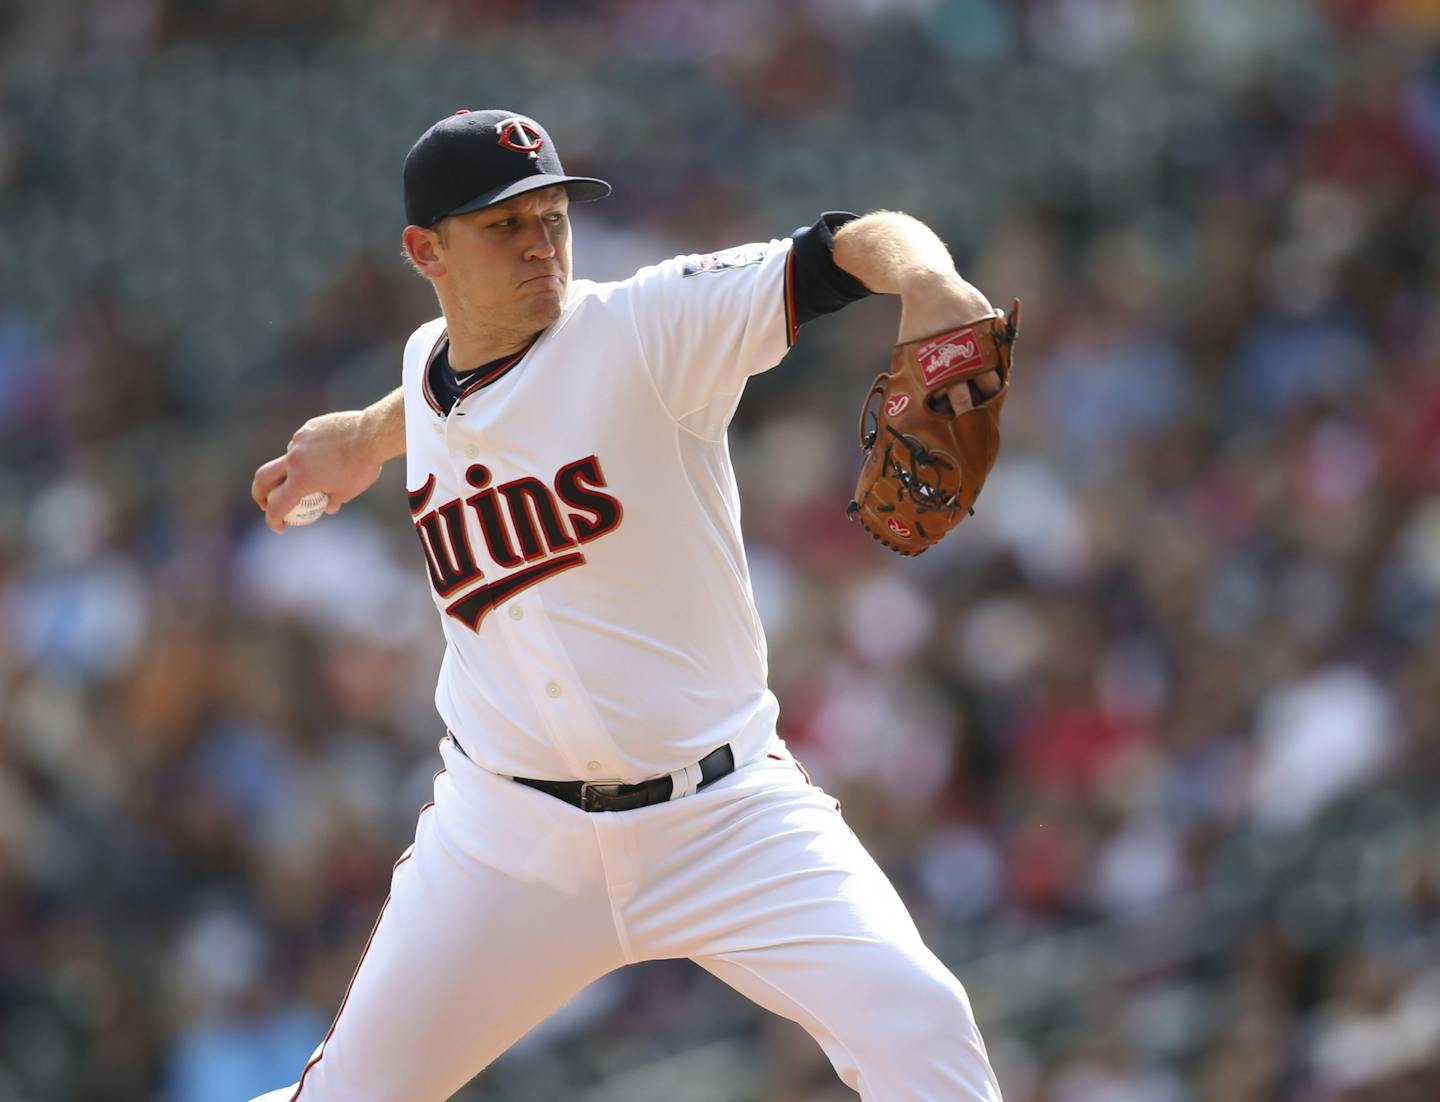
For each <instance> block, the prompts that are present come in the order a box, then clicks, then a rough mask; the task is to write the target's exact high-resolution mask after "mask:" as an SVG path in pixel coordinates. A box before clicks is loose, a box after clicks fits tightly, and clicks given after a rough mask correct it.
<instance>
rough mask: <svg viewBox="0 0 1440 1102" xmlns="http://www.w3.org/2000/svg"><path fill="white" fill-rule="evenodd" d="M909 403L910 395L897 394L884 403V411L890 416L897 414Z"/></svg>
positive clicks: (902, 411)
mask: <svg viewBox="0 0 1440 1102" xmlns="http://www.w3.org/2000/svg"><path fill="white" fill-rule="evenodd" d="M909 404H910V395H908V394H897V395H895V397H893V398H891V399H890V400H889V401H888V402H886V403H885V412H886V413H887V414H889V415H890V416H891V417H895V416H898V415H899V414H901V413H904V412H905V407H906V406H908V405H909Z"/></svg>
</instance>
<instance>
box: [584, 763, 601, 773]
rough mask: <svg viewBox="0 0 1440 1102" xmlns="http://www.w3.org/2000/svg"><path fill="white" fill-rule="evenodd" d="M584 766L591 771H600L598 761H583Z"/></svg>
mask: <svg viewBox="0 0 1440 1102" xmlns="http://www.w3.org/2000/svg"><path fill="white" fill-rule="evenodd" d="M585 768H586V769H588V770H590V772H592V773H598V772H600V763H599V762H598V761H587V762H586V763H585Z"/></svg>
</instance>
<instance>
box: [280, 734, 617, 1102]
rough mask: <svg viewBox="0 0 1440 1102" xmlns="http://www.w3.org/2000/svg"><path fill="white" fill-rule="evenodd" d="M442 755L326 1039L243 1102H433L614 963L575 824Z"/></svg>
mask: <svg viewBox="0 0 1440 1102" xmlns="http://www.w3.org/2000/svg"><path fill="white" fill-rule="evenodd" d="M442 752H444V754H445V760H446V766H447V771H446V772H445V773H442V774H441V775H440V776H439V777H437V779H436V785H435V797H436V803H435V805H433V806H431V807H428V808H427V809H426V810H425V811H423V812H422V813H421V816H420V821H419V824H418V826H417V828H416V835H415V844H414V845H413V846H412V847H411V849H410V850H409V851H407V854H406V856H404V857H402V858H401V860H400V861H399V862H398V863H397V864H396V866H395V872H394V876H393V878H392V881H391V892H390V897H389V899H387V900H386V902H385V905H384V906H383V907H382V908H381V912H380V917H379V919H378V921H377V922H376V925H375V929H374V931H373V932H372V934H371V937H370V942H369V944H368V945H367V946H366V948H365V951H364V953H363V954H362V956H361V959H360V963H359V964H358V965H357V967H356V971H355V975H354V978H353V979H352V980H351V984H350V988H349V990H348V991H347V992H346V995H345V998H344V1000H343V1002H342V1003H341V1006H340V1010H339V1012H338V1014H337V1015H336V1018H335V1024H334V1025H333V1026H332V1027H331V1030H330V1032H329V1034H328V1035H327V1036H326V1038H325V1040H324V1042H323V1043H322V1044H321V1046H320V1048H319V1049H317V1050H316V1052H315V1054H314V1055H313V1056H312V1057H311V1059H310V1061H309V1063H308V1064H307V1065H306V1067H305V1069H304V1071H303V1074H302V1076H301V1079H300V1081H299V1082H298V1083H297V1084H295V1085H292V1086H291V1087H287V1088H284V1089H283V1090H280V1091H273V1092H270V1093H269V1094H266V1095H262V1096H261V1098H260V1099H256V1100H255V1102H443V1100H444V1099H447V1098H449V1097H450V1096H451V1095H452V1094H454V1093H455V1092H456V1091H457V1090H459V1089H460V1088H461V1087H462V1086H464V1084H465V1083H466V1082H468V1081H469V1080H470V1079H471V1078H472V1077H474V1076H475V1075H476V1074H477V1073H478V1072H479V1071H480V1070H481V1069H483V1068H484V1067H485V1066H486V1065H487V1064H489V1063H490V1062H491V1061H492V1060H494V1059H495V1058H496V1057H497V1056H499V1055H500V1053H502V1052H504V1051H505V1050H506V1049H507V1048H509V1047H510V1045H512V1044H513V1043H514V1042H515V1041H517V1040H518V1039H519V1038H520V1037H521V1036H523V1035H524V1034H525V1033H526V1032H528V1031H529V1030H530V1029H531V1027H533V1026H534V1025H536V1024H537V1023H538V1022H540V1021H541V1020H542V1019H544V1018H546V1017H548V1016H549V1015H550V1014H551V1013H552V1012H553V1011H554V1010H556V1009H558V1008H559V1007H560V1006H561V1005H563V1004H564V1003H565V1001H566V1000H567V999H569V998H570V997H571V996H572V995H574V994H575V993H576V992H578V991H579V990H580V989H581V988H583V987H585V986H586V985H587V984H589V983H590V982H591V981H593V980H595V979H597V978H599V977H600V976H602V975H604V974H605V973H606V972H609V971H611V970H613V969H614V968H616V967H619V966H620V965H621V964H623V963H624V957H623V954H622V952H621V948H620V945H619V941H618V938H617V935H616V931H615V924H614V919H613V916H612V914H611V911H610V906H609V900H608V897H607V895H606V892H605V885H604V882H603V879H602V878H601V874H600V871H599V870H600V869H601V861H600V860H599V854H598V852H597V846H596V839H595V835H594V832H593V830H591V829H589V826H588V823H587V822H586V817H584V816H575V815H565V814H562V813H564V812H569V811H570V810H571V809H570V808H569V807H567V805H565V804H563V803H561V802H560V801H559V800H555V799H553V798H552V797H550V796H546V795H544V794H543V793H540V792H535V791H533V790H531V789H528V788H525V787H523V786H521V785H517V784H513V783H511V782H509V781H505V780H501V779H500V778H497V777H494V776H492V775H491V774H489V773H486V772H485V771H484V770H482V769H479V767H478V766H475V765H474V764H473V763H472V762H470V761H469V760H468V759H465V758H463V757H461V756H459V755H457V754H455V753H454V751H453V750H451V749H450V747H449V744H448V741H447V742H446V743H442Z"/></svg>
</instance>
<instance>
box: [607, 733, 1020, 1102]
mask: <svg viewBox="0 0 1440 1102" xmlns="http://www.w3.org/2000/svg"><path fill="white" fill-rule="evenodd" d="M724 784H725V782H722V783H721V785H717V786H715V789H707V790H706V791H705V792H701V793H698V794H697V795H696V796H693V797H689V798H687V799H685V800H679V801H676V802H675V803H674V804H673V805H669V807H671V808H680V807H682V805H684V804H688V803H691V801H692V800H693V801H695V803H694V805H693V808H692V809H689V810H690V812H691V814H690V816H689V818H688V819H687V820H686V821H683V822H676V823H674V824H672V826H671V829H670V830H668V831H667V832H666V834H667V835H668V836H669V838H668V841H669V842H670V843H673V844H672V845H668V846H667V845H662V844H660V843H651V842H650V841H649V835H650V834H651V833H654V832H653V831H645V832H643V833H641V832H640V831H638V830H637V834H638V837H637V839H636V841H635V845H636V846H637V848H638V851H639V852H640V853H641V854H643V855H644V857H645V863H646V865H647V866H648V869H647V875H646V876H645V881H644V887H643V889H642V890H640V891H638V892H637V893H636V894H635V896H634V897H633V898H632V899H631V900H629V901H628V902H627V904H626V906H625V908H624V911H623V914H624V916H625V919H626V924H627V928H628V931H629V936H630V938H631V941H632V943H633V944H634V945H635V949H636V952H637V953H639V954H642V955H645V956H689V957H691V958H692V959H694V960H695V961H696V962H697V963H698V964H700V965H701V966H703V967H704V968H706V969H708V970H709V971H710V972H712V973H714V974H715V975H716V976H718V977H719V978H720V979H722V980H724V981H725V982H726V983H728V984H730V985H731V986H732V987H734V988H735V989H736V990H738V991H739V992H741V993H742V994H744V995H745V996H747V997H748V998H750V999H752V1000H753V1001H755V1002H756V1003H759V1004H760V1005H761V1006H763V1007H765V1008H766V1009H768V1010H772V1011H774V1012H775V1013H777V1014H781V1015H783V1016H784V1017H787V1018H790V1019H792V1020H794V1021H796V1022H798V1023H799V1024H800V1025H802V1026H803V1027H804V1028H805V1029H806V1030H807V1031H809V1033H810V1034H811V1035H812V1036H813V1037H815V1039H816V1040H817V1041H818V1042H819V1043H820V1045H821V1047H822V1048H823V1049H824V1050H825V1053H826V1055H827V1056H828V1057H829V1058H830V1061H831V1063H832V1064H833V1065H834V1066H835V1070H836V1072H837V1074H838V1075H839V1076H840V1078H841V1080H842V1081H843V1082H844V1083H845V1084H846V1085H848V1086H849V1087H850V1088H851V1089H853V1090H855V1091H858V1092H859V1094H860V1095H861V1097H862V1098H864V1099H867V1100H883V1102H942V1100H943V1102H1000V1088H999V1085H998V1083H997V1082H996V1079H995V1073H994V1071H993V1070H992V1069H991V1067H990V1064H989V1060H988V1057H987V1055H986V1051H985V1044H984V1042H983V1040H982V1039H981V1037H980V1032H979V1029H978V1028H977V1027H976V1024H975V1018H974V1014H973V1013H972V1011H971V1008H970V1002H969V999H968V997H967V996H966V994H965V991H964V989H963V988H962V987H961V985H960V982H959V981H958V980H957V979H956V978H955V977H954V976H953V975H952V974H951V973H950V972H949V970H948V969H946V968H945V966H944V965H943V964H942V963H941V962H940V961H939V959H938V958H936V957H935V955H934V954H933V953H931V952H930V950H929V949H927V948H926V947H925V945H924V944H923V942H922V941H921V938H920V935H919V932H918V931H917V930H916V928H915V923H914V922H913V921H912V920H911V918H910V915H909V913H908V912H907V911H906V909H905V905H904V904H903V903H902V902H901V900H900V898H899V896H898V895H897V894H896V892H895V890H894V888H893V887H892V886H891V884H890V882H889V880H888V879H887V878H886V877H885V874H884V873H883V872H882V871H881V870H880V868H879V866H878V865H876V864H875V862H874V860H873V859H872V858H871V857H870V855H869V854H868V853H866V852H865V849H864V847H863V846H861V844H860V842H859V841H858V840H857V839H856V838H855V835H854V834H853V833H852V832H851V831H850V829H849V827H847V826H846V825H845V822H844V820H843V819H842V818H841V817H840V813H839V809H838V807H837V805H836V803H835V801H834V800H833V799H832V798H830V797H829V796H826V795H825V794H824V793H823V792H822V791H821V790H820V789H818V788H814V787H813V786H811V785H810V784H809V782H808V780H806V779H805V778H804V777H803V775H802V774H801V773H800V772H799V770H798V769H797V768H796V767H795V765H794V764H793V762H792V761H790V760H789V759H788V755H785V756H783V757H782V759H780V760H776V759H770V760H769V761H767V762H764V763H761V764H760V765H759V766H758V767H750V768H747V769H746V770H742V771H741V773H740V774H737V775H736V780H735V782H734V783H733V784H731V785H729V786H724ZM722 786H724V787H722ZM649 810H650V809H646V812H648V811H649ZM642 814H643V813H642ZM677 819H678V817H677ZM640 825H641V824H639V823H638V822H637V827H639V826H640Z"/></svg>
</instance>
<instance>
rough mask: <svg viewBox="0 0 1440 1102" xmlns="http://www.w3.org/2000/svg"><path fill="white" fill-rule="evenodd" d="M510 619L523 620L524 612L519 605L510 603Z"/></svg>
mask: <svg viewBox="0 0 1440 1102" xmlns="http://www.w3.org/2000/svg"><path fill="white" fill-rule="evenodd" d="M510 619H512V620H523V619H525V613H524V611H523V610H522V609H521V608H520V606H519V605H511V606H510Z"/></svg>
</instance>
